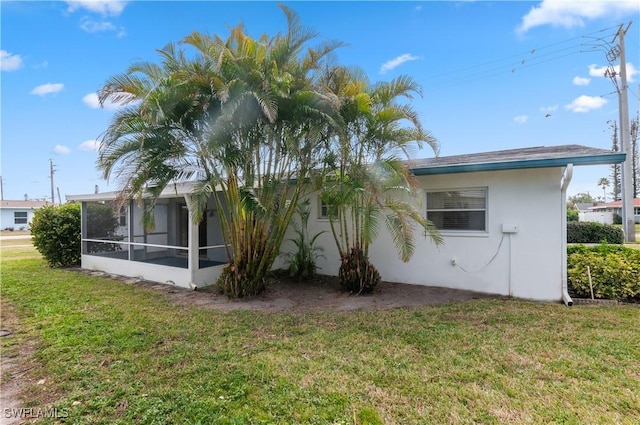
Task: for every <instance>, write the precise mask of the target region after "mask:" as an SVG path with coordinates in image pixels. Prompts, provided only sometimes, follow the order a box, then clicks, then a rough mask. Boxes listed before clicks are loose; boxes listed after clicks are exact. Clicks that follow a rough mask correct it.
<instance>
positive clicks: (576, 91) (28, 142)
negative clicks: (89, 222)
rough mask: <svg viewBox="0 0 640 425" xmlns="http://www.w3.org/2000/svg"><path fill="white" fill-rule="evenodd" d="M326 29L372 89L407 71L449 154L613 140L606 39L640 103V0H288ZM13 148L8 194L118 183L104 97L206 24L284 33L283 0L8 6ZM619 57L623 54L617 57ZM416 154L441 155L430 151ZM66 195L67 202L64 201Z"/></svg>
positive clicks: (7, 86) (579, 181)
mask: <svg viewBox="0 0 640 425" xmlns="http://www.w3.org/2000/svg"><path fill="white" fill-rule="evenodd" d="M285 4H287V5H288V6H290V7H291V8H292V9H294V10H295V11H296V12H297V13H298V14H299V15H300V17H301V20H302V22H303V23H304V24H305V25H308V26H311V27H313V28H315V29H316V30H317V31H318V32H319V33H320V34H321V36H322V37H323V38H327V39H337V40H340V41H343V42H345V43H347V44H348V47H345V48H342V49H341V50H339V51H338V53H337V61H338V62H339V63H341V64H345V65H357V66H359V67H361V68H362V69H363V70H364V71H365V72H366V73H367V74H368V75H369V78H370V79H371V81H372V82H375V81H381V80H390V79H392V78H394V77H396V76H398V75H400V74H409V75H411V76H413V77H414V78H415V79H416V80H417V81H418V82H419V83H420V84H421V85H422V88H423V91H424V93H423V97H422V98H418V99H416V100H415V101H414V103H413V105H414V107H415V108H416V109H417V110H418V111H419V113H420V116H421V119H422V121H423V123H424V125H425V127H426V128H428V129H429V130H430V131H431V132H432V133H433V135H434V136H436V137H437V138H438V140H439V141H440V145H441V151H440V154H441V155H455V154H462V153H473V152H483V151H490V150H499V149H511V148H519V147H528V146H540V145H547V146H552V145H562V144H583V145H587V146H592V147H599V148H606V149H608V148H610V146H611V132H610V130H609V127H608V124H607V121H609V120H617V119H618V100H617V95H616V93H615V90H616V89H615V86H614V84H613V82H612V81H611V80H610V79H607V78H604V76H603V72H604V69H605V68H606V66H607V65H608V62H607V58H606V49H607V43H608V42H610V41H611V40H612V39H613V35H614V34H615V32H616V30H617V28H618V26H619V25H620V24H622V23H624V24H625V26H626V24H628V23H629V22H630V21H633V23H632V25H631V26H630V28H629V31H628V33H627V37H626V47H627V49H626V50H627V64H628V66H627V74H628V77H629V87H630V93H629V104H630V111H631V114H632V116H635V114H636V111H637V109H638V103H639V101H638V83H639V80H640V74H639V72H638V70H640V46H639V44H640V43H639V41H640V31H639V29H640V5H639V3H638V2H637V0H631V1H626V0H624V1H623V0H591V1H589V0H582V1H579V2H573V3H571V2H568V1H566V0H544V1H534V2H528V1H526V2H525V1H514V2H507V1H495V2H489V1H438V2H295V1H294V2H285ZM0 12H1V39H0V48H1V58H0V60H1V62H0V63H1V69H2V72H1V74H0V77H1V80H0V81H1V87H0V90H1V116H0V120H1V121H0V123H1V143H2V146H1V154H2V170H1V172H0V174H1V175H2V178H3V185H4V199H24V195H25V194H27V195H28V196H29V198H30V199H36V198H44V197H49V196H50V181H49V159H52V160H53V162H54V164H55V169H56V173H55V176H54V182H55V186H56V188H59V190H60V193H61V194H62V198H63V200H64V196H65V195H71V194H85V193H93V191H94V187H95V185H98V186H99V189H100V191H101V192H104V191H107V190H115V189H117V187H116V186H115V185H114V184H113V182H106V181H104V180H102V179H101V178H100V173H99V172H98V171H97V170H96V167H95V161H96V158H97V151H96V149H97V146H98V142H97V141H98V140H99V138H100V135H101V133H102V132H103V131H104V130H105V129H106V127H107V125H108V123H109V120H110V118H111V116H112V115H113V109H112V108H111V107H110V106H109V105H107V107H106V108H99V107H98V105H97V101H96V96H95V92H96V91H97V90H98V89H99V88H100V87H101V86H102V85H103V84H104V82H105V81H106V80H107V78H108V77H109V76H111V75H114V74H117V73H120V72H123V71H124V70H125V69H126V68H127V67H128V66H129V65H130V64H131V63H133V62H135V61H138V60H150V61H157V60H158V55H157V54H156V52H155V49H158V48H162V47H163V46H164V45H165V44H166V43H168V42H178V41H179V40H180V39H182V38H183V37H184V36H185V35H187V34H189V33H190V32H192V31H194V30H196V31H201V32H207V33H211V34H219V35H221V36H223V37H226V36H227V34H228V29H229V27H231V26H235V25H236V24H238V23H239V22H243V23H244V24H245V27H246V29H247V32H249V33H250V34H251V35H254V36H259V35H261V34H263V33H268V34H274V33H276V32H278V31H284V30H285V19H284V16H283V14H282V12H281V11H280V9H279V8H278V7H277V3H274V2H212V1H199V2H152V1H130V2H124V1H69V2H64V1H42V2H31V1H13V2H12V1H2V2H0ZM617 63H618V62H617V61H616V62H615V64H617ZM416 156H420V157H431V156H433V153H432V152H430V151H427V150H423V151H419V152H417V155H416ZM609 174H610V171H609V169H608V167H605V166H600V167H579V168H578V169H577V170H576V172H575V175H574V180H573V182H572V184H571V186H570V188H569V195H572V194H575V193H578V192H586V191H589V192H590V193H591V194H593V195H601V194H602V190H601V189H599V188H598V187H597V180H598V179H599V178H600V177H608V176H609ZM56 197H57V195H56Z"/></svg>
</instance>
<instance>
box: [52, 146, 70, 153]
mask: <svg viewBox="0 0 640 425" xmlns="http://www.w3.org/2000/svg"><path fill="white" fill-rule="evenodd" d="M53 151H54V152H55V153H57V154H58V155H67V154H69V153H71V149H69V148H68V147H66V146H62V145H56V147H55V148H53Z"/></svg>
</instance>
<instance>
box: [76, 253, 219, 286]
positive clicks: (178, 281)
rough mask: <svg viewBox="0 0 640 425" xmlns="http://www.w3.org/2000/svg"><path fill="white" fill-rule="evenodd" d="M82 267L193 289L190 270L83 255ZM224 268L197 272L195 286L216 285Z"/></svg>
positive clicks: (211, 268)
mask: <svg viewBox="0 0 640 425" xmlns="http://www.w3.org/2000/svg"><path fill="white" fill-rule="evenodd" d="M81 266H82V268H83V269H87V270H100V271H102V272H105V273H112V274H117V275H121V276H130V277H137V278H140V279H145V280H150V281H153V282H160V283H166V284H169V285H175V286H179V287H181V288H187V289H192V288H191V286H190V285H189V282H190V281H191V276H190V273H189V270H188V269H183V268H178V267H168V266H163V265H159V264H149V263H143V262H139V261H127V260H119V259H115V258H108V257H100V256H96V255H82V259H81ZM223 268H224V266H217V267H207V268H205V269H200V270H196V271H195V276H194V284H195V285H197V286H198V287H204V286H208V285H211V284H213V283H215V281H216V280H217V279H218V276H220V274H221V273H222V269H223Z"/></svg>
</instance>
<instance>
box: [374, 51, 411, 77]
mask: <svg viewBox="0 0 640 425" xmlns="http://www.w3.org/2000/svg"><path fill="white" fill-rule="evenodd" d="M417 59H420V58H419V57H418V56H414V55H412V54H410V53H405V54H404V55H400V56H398V57H397V58H395V59H391V60H390V61H388V62H385V63H384V64H383V65H382V67H381V68H380V74H385V73H386V72H387V71H391V70H392V69H394V68H396V67H398V66H400V65H402V64H403V63H405V62H409V61H414V60H417Z"/></svg>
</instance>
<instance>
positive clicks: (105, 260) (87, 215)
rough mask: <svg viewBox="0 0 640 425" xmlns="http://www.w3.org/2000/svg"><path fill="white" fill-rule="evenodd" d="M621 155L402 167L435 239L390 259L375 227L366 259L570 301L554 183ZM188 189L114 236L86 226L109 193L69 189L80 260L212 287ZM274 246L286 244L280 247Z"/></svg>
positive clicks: (213, 268) (409, 278)
mask: <svg viewBox="0 0 640 425" xmlns="http://www.w3.org/2000/svg"><path fill="white" fill-rule="evenodd" d="M624 159H625V154H624V153H617V152H612V151H608V150H603V149H596V148H589V147H585V146H579V145H565V146H552V147H534V148H524V149H512V150H504V151H496V152H485V153H477V154H470V155H457V156H449V157H439V158H433V159H417V160H413V161H411V162H410V167H411V170H412V172H413V174H414V175H415V176H416V178H417V180H418V181H419V184H420V187H421V189H422V196H421V197H422V199H421V201H422V202H421V204H422V209H423V211H424V214H425V215H426V217H427V218H429V219H430V220H431V221H433V222H434V223H435V225H436V226H437V227H438V228H439V229H440V232H441V235H442V236H443V238H444V244H443V245H440V246H435V245H434V244H433V243H432V242H430V241H429V240H428V239H426V238H423V237H422V235H419V237H418V238H417V241H416V247H415V254H414V256H413V257H412V259H411V260H410V261H409V262H408V263H403V262H402V261H401V260H400V259H398V257H397V253H396V252H395V248H393V247H394V244H393V241H392V240H391V236H390V235H389V234H388V233H387V232H386V229H381V231H380V234H379V236H378V239H377V240H376V241H375V242H374V243H373V245H372V247H371V248H370V255H371V260H372V262H373V264H374V265H375V266H376V267H377V268H378V270H379V272H380V274H381V276H382V278H383V279H384V280H387V281H393V282H402V283H408V284H416V285H429V286H441V287H447V288H455V289H466V290H473V291H479V292H485V293H493V294H500V295H509V296H514V297H519V298H527V299H535V300H553V301H560V300H564V301H565V303H567V304H569V305H570V304H571V303H572V301H571V299H570V297H569V295H568V293H567V290H566V285H567V281H566V207H567V202H566V190H567V187H568V185H569V182H570V181H571V177H572V173H573V167H574V166H580V165H601V164H614V163H615V164H617V163H621V162H623V161H624ZM189 193H190V187H189V185H176V186H171V187H169V188H167V189H166V190H165V191H164V192H163V193H162V195H161V200H160V202H159V203H158V205H157V206H156V209H155V220H156V229H155V230H154V231H153V232H147V231H146V230H145V229H144V228H143V227H142V226H141V224H140V218H141V208H140V206H139V205H137V204H136V202H131V203H130V204H129V208H128V210H127V212H126V217H125V218H124V219H123V220H122V223H120V224H121V225H123V228H124V229H125V231H124V232H119V234H120V236H118V237H116V238H114V237H107V235H105V234H100V232H99V231H96V230H95V229H94V230H92V229H91V224H90V223H91V211H92V206H95V205H100V204H108V203H110V202H113V201H114V200H115V199H116V195H117V194H116V193H100V194H91V195H78V196H69V197H67V199H68V200H73V201H79V202H81V203H82V241H83V243H82V267H83V268H86V269H92V270H101V271H105V272H110V273H117V274H124V275H128V276H136V277H143V278H145V279H149V280H154V281H158V282H166V283H170V284H175V285H177V286H182V287H187V288H189V287H191V288H195V287H199V286H203V285H207V284H212V283H214V281H215V279H216V278H217V276H219V274H220V272H221V270H222V268H223V266H224V264H225V262H226V257H225V249H224V248H225V241H224V240H223V238H222V235H221V232H220V228H219V227H220V226H219V219H218V217H219V214H220V212H218V211H217V210H216V207H215V202H213V200H210V204H209V208H207V211H206V214H205V218H204V219H203V221H202V222H201V223H200V224H193V223H192V222H191V221H189V219H188V217H189V214H188V212H189ZM310 197H311V200H312V205H314V206H315V211H316V212H317V214H314V215H312V219H310V220H309V233H310V234H315V233H317V232H320V231H322V230H329V220H328V218H327V217H326V212H327V209H326V206H324V207H325V208H323V205H322V204H321V201H320V199H319V196H317V195H315V194H313V195H311V196H310ZM317 243H318V244H319V245H320V246H322V247H323V248H324V257H322V258H320V259H319V261H318V266H319V267H320V270H319V272H320V273H322V274H328V275H336V274H337V273H338V268H339V262H340V259H339V258H338V254H337V250H336V247H335V246H334V242H333V239H332V238H331V236H330V233H326V234H323V235H322V236H321V237H320V238H318V240H317ZM282 249H283V251H286V250H287V249H289V247H288V246H286V244H285V245H283V247H282Z"/></svg>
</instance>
